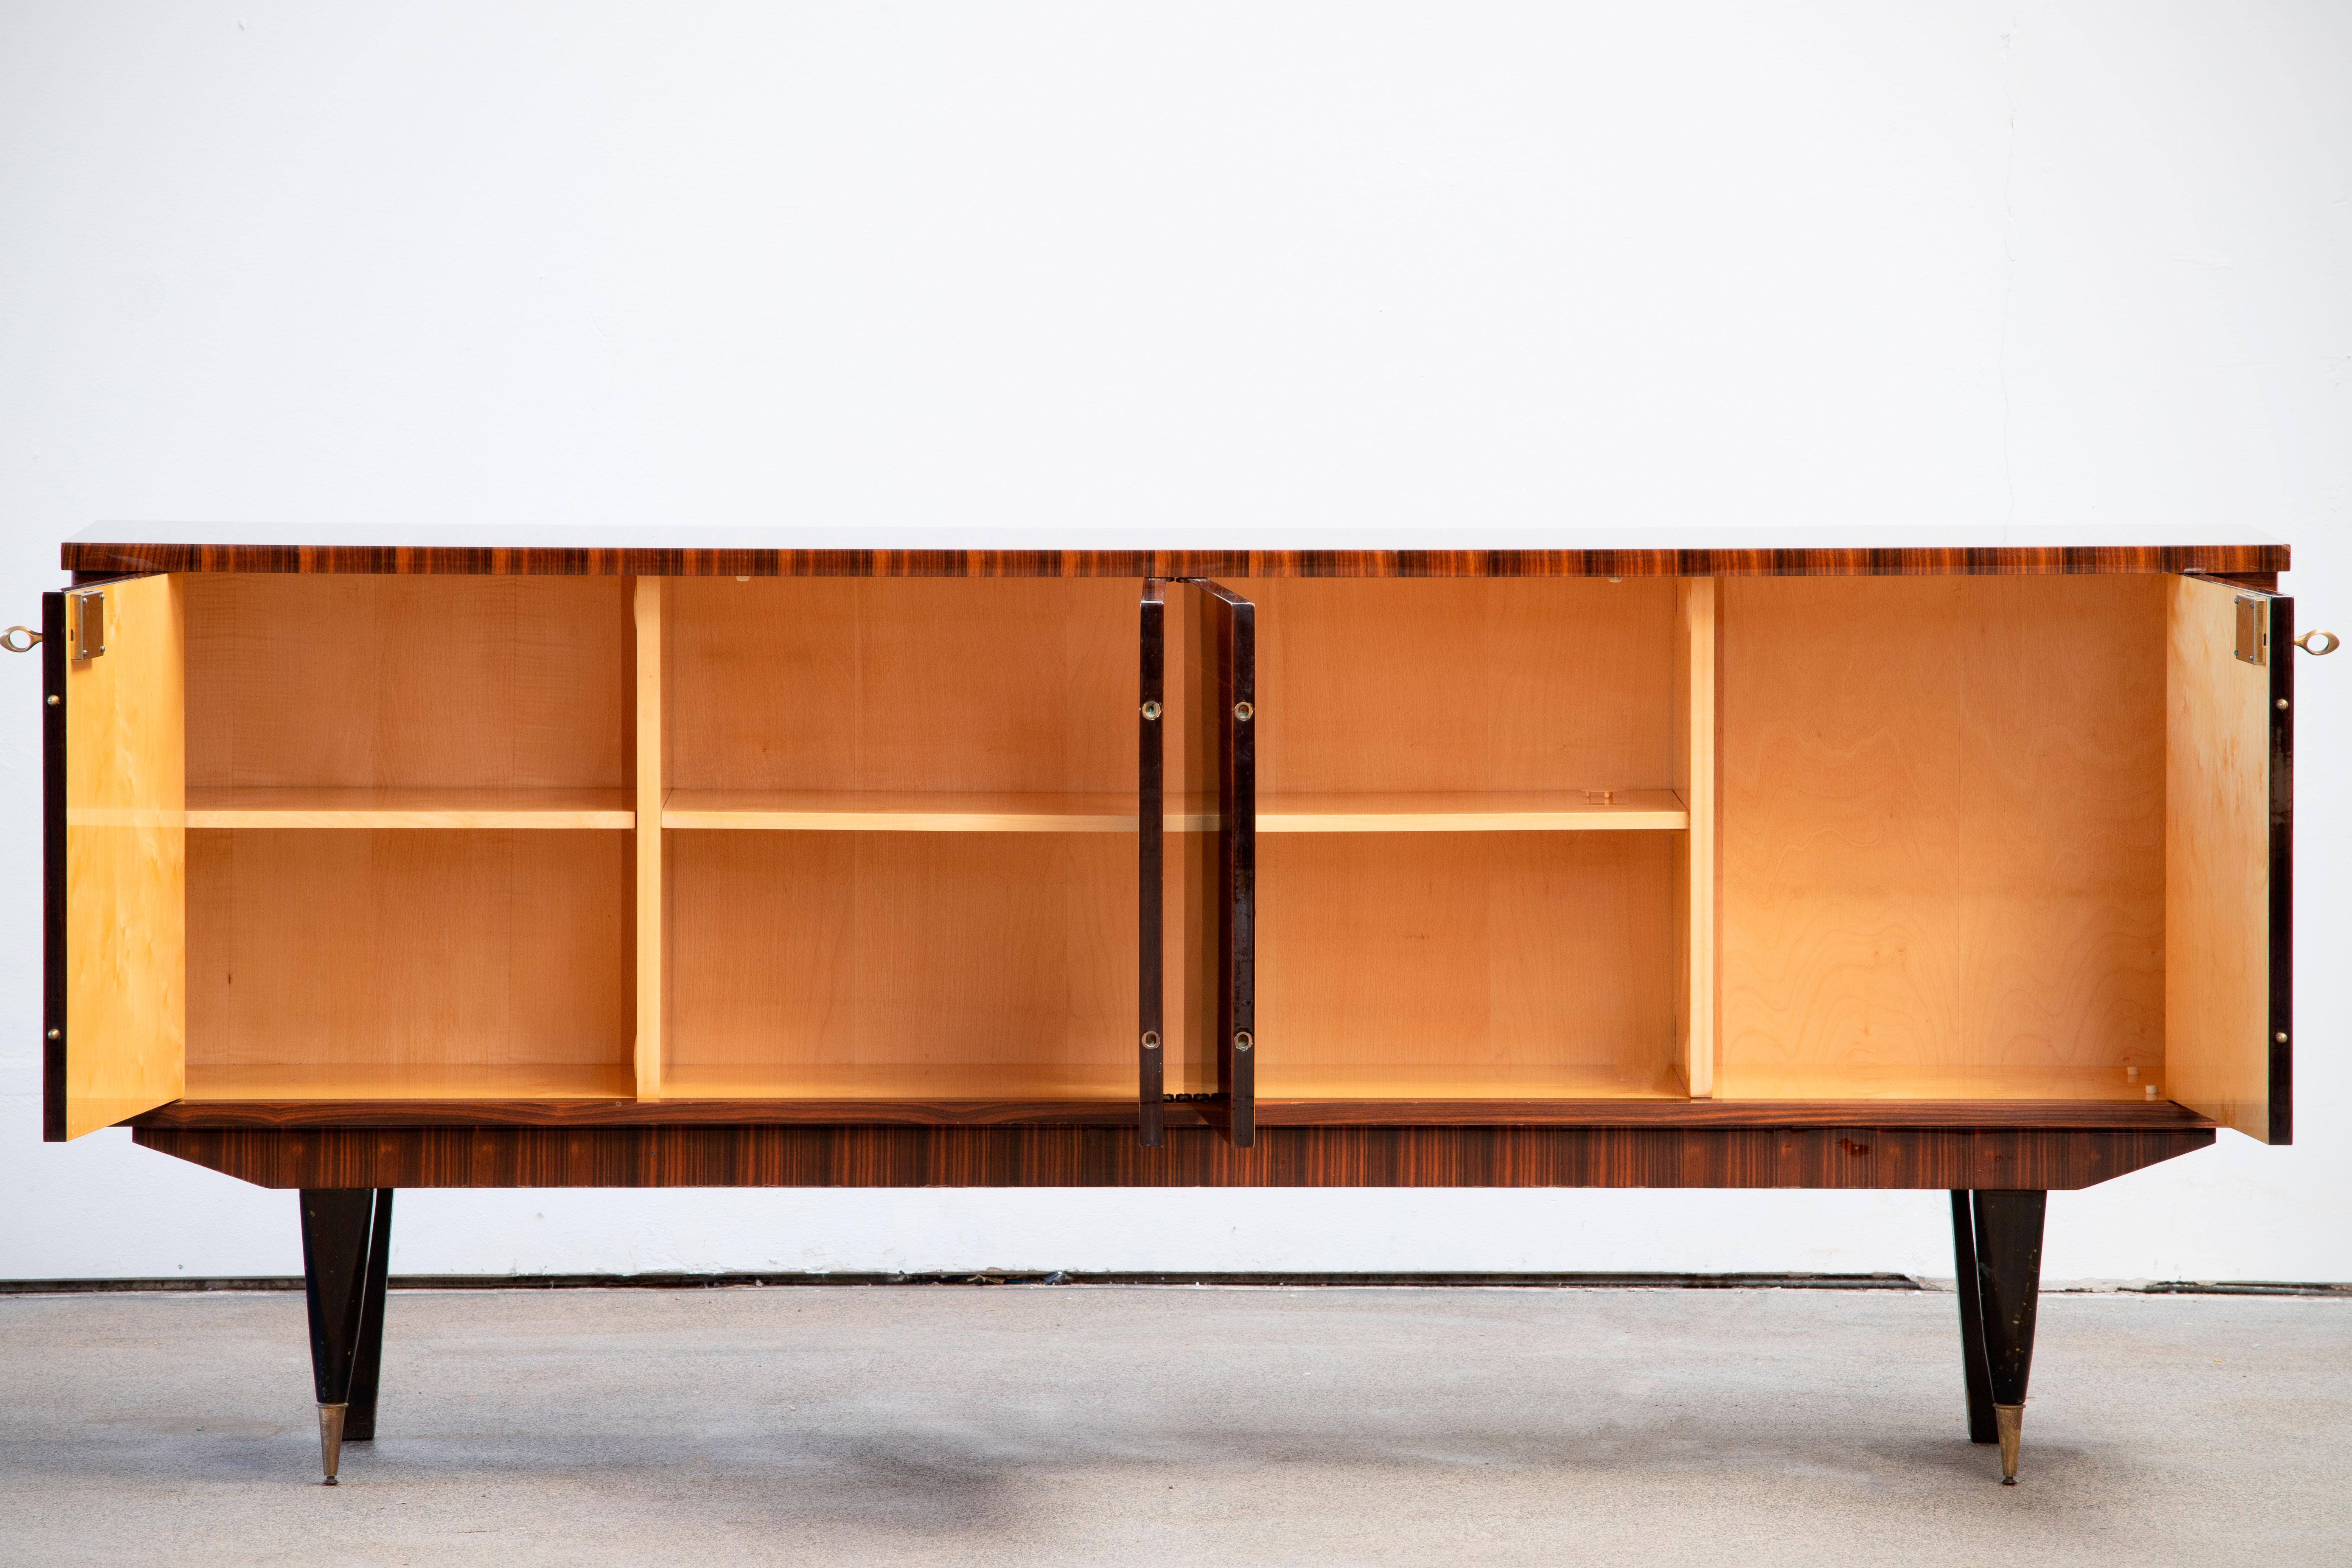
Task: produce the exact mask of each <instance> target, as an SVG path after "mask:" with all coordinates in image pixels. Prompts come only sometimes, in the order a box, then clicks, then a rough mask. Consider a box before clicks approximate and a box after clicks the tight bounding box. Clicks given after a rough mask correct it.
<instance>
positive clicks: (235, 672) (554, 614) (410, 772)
mask: <svg viewBox="0 0 2352 1568" xmlns="http://www.w3.org/2000/svg"><path fill="white" fill-rule="evenodd" d="M629 619H630V616H629V585H628V584H626V583H621V582H614V581H610V580H606V581H593V582H591V581H581V582H567V581H562V580H559V579H538V578H513V579H495V578H478V579H462V578H460V579H451V580H446V581H445V580H437V579H436V580H425V579H418V578H405V577H396V576H395V577H339V578H317V577H302V576H267V575H264V576H224V577H197V578H193V579H191V580H190V581H189V584H188V654H187V681H188V687H187V689H188V720H187V722H188V731H187V734H188V757H187V768H188V782H189V783H190V784H194V785H198V786H204V787H236V788H281V787H290V788H312V787H341V788H362V789H367V788H433V787H445V786H460V787H467V788H475V789H525V790H536V789H576V788H583V787H584V788H596V789H624V788H626V787H628V785H629V784H630V783H631V776H630V775H631V763H630V757H629V734H630V728H629V725H630V720H629V708H630V703H629V692H630V689H631V681H630V671H629Z"/></svg>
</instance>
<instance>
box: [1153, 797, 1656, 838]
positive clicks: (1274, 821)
mask: <svg viewBox="0 0 2352 1568" xmlns="http://www.w3.org/2000/svg"><path fill="white" fill-rule="evenodd" d="M1610 793H1611V795H1612V798H1611V799H1609V800H1607V801H1605V802H1604V801H1596V800H1593V799H1591V795H1590V794H1589V792H1587V791H1584V790H1557V791H1543V792H1537V791H1512V792H1479V791H1461V792H1447V793H1443V794H1433V795H1390V794H1380V795H1264V796H1261V797H1259V800H1258V803H1257V830H1258V831H1259V832H1260V833H1559V832H1592V831H1595V830H1607V829H1612V828H1613V829H1619V830H1624V829H1636V830H1639V829H1650V830H1675V829H1683V828H1687V827H1689V826H1690V813H1689V811H1688V810H1687V809H1686V808H1685V806H1684V805H1683V798H1682V796H1680V795H1676V794H1675V792H1674V791H1672V790H1670V789H1621V790H1615V791H1612V792H1610ZM1169 826H1171V827H1173V826H1176V825H1175V823H1174V822H1173V821H1171V823H1170V825H1169Z"/></svg>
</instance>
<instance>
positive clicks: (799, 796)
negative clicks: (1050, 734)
mask: <svg viewBox="0 0 2352 1568" xmlns="http://www.w3.org/2000/svg"><path fill="white" fill-rule="evenodd" d="M661 820H662V826H665V827H696V828H715V829H719V830H722V831H727V830H732V831H740V832H759V833H1132V832H1134V831H1135V795H1134V792H1133V791H1131V790H1130V791H1129V792H1127V793H1125V794H1117V795H1114V794H1108V793H1104V794H1095V795H1085V794H1059V795H1054V794H1045V793H1042V792H1040V793H1033V794H1026V795H1016V794H1012V793H1009V792H1005V791H976V790H922V791H917V790H846V791H837V790H723V789H681V790H672V791H671V792H670V796H669V804H668V805H666V806H664V807H663V808H662V814H661Z"/></svg>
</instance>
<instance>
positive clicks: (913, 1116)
mask: <svg viewBox="0 0 2352 1568" xmlns="http://www.w3.org/2000/svg"><path fill="white" fill-rule="evenodd" d="M1259 1110H1260V1112H1261V1115H1262V1118H1263V1120H1264V1121H1265V1122H1266V1123H1267V1124H1268V1125H1270V1126H1273V1125H1279V1126H1287V1127H1317V1126H1365V1127H1421V1126H1431V1127H1437V1126H1484V1125H1489V1124H1493V1125H1503V1124H1513V1125H1528V1126H1561V1127H1651V1128H1660V1127H1666V1128H1673V1127H1684V1128H1697V1127H1747V1128H1782V1127H1796V1128H1802V1127H1812V1128H1821V1127H1829V1128H1839V1129H1845V1130H1853V1129H1856V1128H1868V1129H1873V1130H1885V1129H1901V1128H1928V1127H1940V1128H1947V1129H1960V1130H1965V1129H1976V1128H1983V1129H1996V1128H2006V1129H2017V1128H2032V1129H2039V1130H2042V1131H2063V1130H2066V1129H2105V1130H2117V1129H2137V1130H2140V1131H2199V1130H2203V1131H2211V1130H2212V1128H2213V1125H2214V1123H2213V1121H2212V1120H2211V1118H2210V1117H2206V1116H2203V1115H2200V1114H2199V1113H2198V1112H2196V1111H2194V1110H2189V1109H2188V1108H2187V1107H2186V1106H2181V1105H2176V1104H2173V1103H2171V1102H2169V1101H2158V1102H2150V1103H2143V1102H2142V1101H2139V1100H1624V1099H1612V1100H1397V1099H1379V1100H1261V1101H1259ZM1160 1111H1161V1114H1162V1115H1163V1116H1164V1117H1165V1118H1166V1119H1167V1122H1168V1125H1170V1126H1171V1127H1203V1126H1207V1125H1208V1124H1209V1123H1208V1122H1207V1121H1206V1120H1205V1119H1204V1118H1203V1117H1202V1114H1201V1112H1202V1107H1201V1105H1200V1104H1199V1103H1197V1102H1191V1101H1171V1102H1168V1103H1165V1104H1163V1105H1162V1106H1161V1107H1160ZM131 1120H132V1124H133V1125H136V1126H141V1127H212V1128H228V1127H246V1128H272V1127H276V1128H296V1127H653V1126H664V1127H691V1126H737V1125H740V1126H767V1125H782V1124H787V1123H795V1122H797V1123H802V1124H822V1123H840V1124H843V1125H859V1126H887V1125H905V1126H1010V1125H1022V1126H1038V1127H1059V1126H1086V1127H1128V1126H1132V1125H1134V1122H1135V1108H1134V1107H1133V1106H1131V1105H1128V1104H1126V1103H1124V1102H1121V1101H1117V1100H772V1099H765V1100H759V1099H755V1100H668V1101H665V1102H662V1103H659V1104H644V1103H635V1102H632V1101H630V1100H627V1099H625V1098H616V1097H609V1096H608V1097H606V1098H603V1099H577V1100H541V1099H534V1100H471V1101H465V1100H415V1099H409V1100H352V1101H344V1102H340V1103H336V1104H331V1105H322V1104H320V1103H318V1102H316V1101H314V1100H275V1101H265V1100H253V1101H244V1102H234V1101H225V1100H176V1101H173V1103H171V1104H169V1105H163V1106H159V1107H157V1108H156V1109H154V1110H149V1111H145V1112H143V1113H142V1114H141V1115H139V1116H137V1117H134V1118H132V1119H131Z"/></svg>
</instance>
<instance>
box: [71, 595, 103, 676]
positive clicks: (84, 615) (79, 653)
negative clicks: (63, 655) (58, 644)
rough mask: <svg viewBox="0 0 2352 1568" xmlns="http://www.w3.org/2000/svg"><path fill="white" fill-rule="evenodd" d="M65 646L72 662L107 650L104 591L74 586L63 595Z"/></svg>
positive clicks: (77, 661) (92, 656)
mask: <svg viewBox="0 0 2352 1568" xmlns="http://www.w3.org/2000/svg"><path fill="white" fill-rule="evenodd" d="M66 647H68V649H69V650H70V651H71V656H72V658H73V660H74V662H75V663H77V664H79V663H80V662H81V661H82V660H84V659H87V658H97V657H98V656H99V655H100V654H102V653H104V652H105V651H106V590H105V589H103V588H75V589H71V590H68V593H67V594H66Z"/></svg>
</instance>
